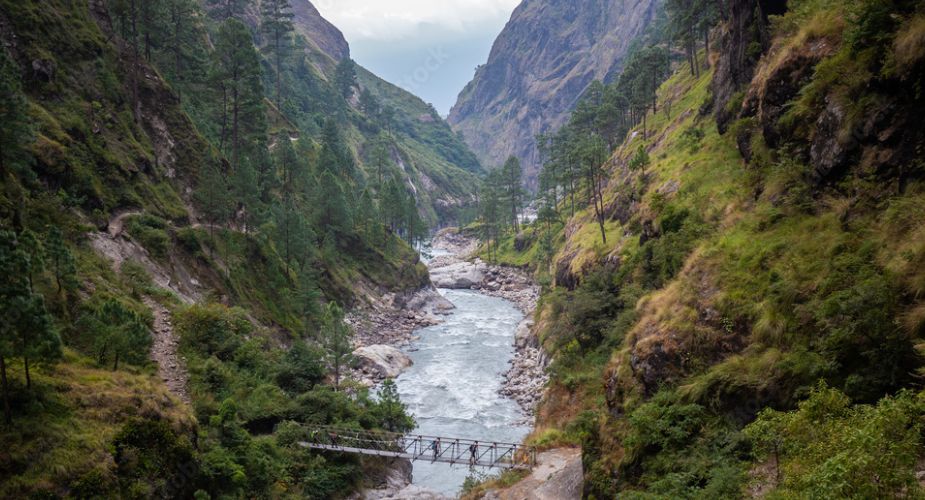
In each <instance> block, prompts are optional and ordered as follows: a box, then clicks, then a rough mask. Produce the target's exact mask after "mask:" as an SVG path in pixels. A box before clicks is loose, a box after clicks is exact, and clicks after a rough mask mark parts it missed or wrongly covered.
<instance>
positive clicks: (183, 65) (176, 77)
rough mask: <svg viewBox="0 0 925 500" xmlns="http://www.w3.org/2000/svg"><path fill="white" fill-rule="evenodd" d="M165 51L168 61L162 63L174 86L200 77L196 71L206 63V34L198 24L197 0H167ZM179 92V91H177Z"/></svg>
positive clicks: (198, 10)
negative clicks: (204, 49) (204, 47)
mask: <svg viewBox="0 0 925 500" xmlns="http://www.w3.org/2000/svg"><path fill="white" fill-rule="evenodd" d="M166 1H167V5H166V10H167V15H166V20H165V21H166V24H167V26H166V28H165V32H166V33H165V41H164V44H165V50H166V52H167V55H168V57H169V58H170V62H169V63H167V64H165V65H164V67H165V69H166V70H167V72H168V74H169V76H170V77H171V78H172V79H173V82H174V83H175V85H174V87H175V88H177V87H178V86H183V85H185V84H187V83H189V82H190V81H192V80H194V79H198V78H200V76H198V75H197V72H198V71H200V70H199V67H201V66H204V65H205V60H206V54H205V52H204V51H203V46H204V44H203V43H202V41H203V40H205V33H204V32H203V29H202V26H201V25H200V24H199V23H197V21H196V20H197V19H198V18H199V17H200V16H199V14H200V13H201V11H200V8H199V4H198V3H197V2H196V0H166ZM178 94H179V90H178Z"/></svg>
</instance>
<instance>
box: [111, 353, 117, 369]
mask: <svg viewBox="0 0 925 500" xmlns="http://www.w3.org/2000/svg"><path fill="white" fill-rule="evenodd" d="M118 369H119V351H116V360H115V362H114V363H113V364H112V371H116V370H118Z"/></svg>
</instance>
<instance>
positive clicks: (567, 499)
mask: <svg viewBox="0 0 925 500" xmlns="http://www.w3.org/2000/svg"><path fill="white" fill-rule="evenodd" d="M583 485H584V468H583V466H582V463H581V450H580V449H577V448H560V449H556V450H550V451H546V452H543V453H540V454H539V455H538V456H537V466H536V467H534V469H533V471H532V472H531V473H530V475H529V476H527V477H526V478H525V479H524V480H522V481H520V482H518V483H517V484H515V485H514V486H511V487H510V488H506V489H503V490H497V491H489V492H488V493H487V494H486V495H485V496H484V497H483V498H484V499H485V500H522V499H525V498H529V499H532V500H578V499H580V498H581V497H582V490H583Z"/></svg>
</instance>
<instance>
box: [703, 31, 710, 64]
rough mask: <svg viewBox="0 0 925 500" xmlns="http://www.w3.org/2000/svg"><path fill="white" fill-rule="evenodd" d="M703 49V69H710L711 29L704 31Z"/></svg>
mask: <svg viewBox="0 0 925 500" xmlns="http://www.w3.org/2000/svg"><path fill="white" fill-rule="evenodd" d="M703 48H704V59H703V67H704V68H709V67H710V28H704V30H703Z"/></svg>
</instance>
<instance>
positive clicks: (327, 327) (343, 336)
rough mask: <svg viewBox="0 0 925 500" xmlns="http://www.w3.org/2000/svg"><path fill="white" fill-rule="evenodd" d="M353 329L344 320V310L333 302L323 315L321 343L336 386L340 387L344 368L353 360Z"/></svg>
mask: <svg viewBox="0 0 925 500" xmlns="http://www.w3.org/2000/svg"><path fill="white" fill-rule="evenodd" d="M352 337H353V329H352V328H350V326H349V325H348V324H347V323H345V322H344V311H343V310H342V309H341V308H340V307H339V306H338V305H337V304H335V303H333V302H331V303H329V304H328V306H327V307H326V308H325V311H324V314H323V317H322V326H321V338H320V343H321V346H322V348H323V349H324V351H325V353H326V359H327V363H328V367H329V368H330V369H331V370H332V371H333V372H334V387H335V389H336V388H339V387H340V379H341V375H342V373H343V370H344V368H345V367H346V366H348V365H349V364H350V363H351V362H352V360H353V344H352V343H351V338H352Z"/></svg>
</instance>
